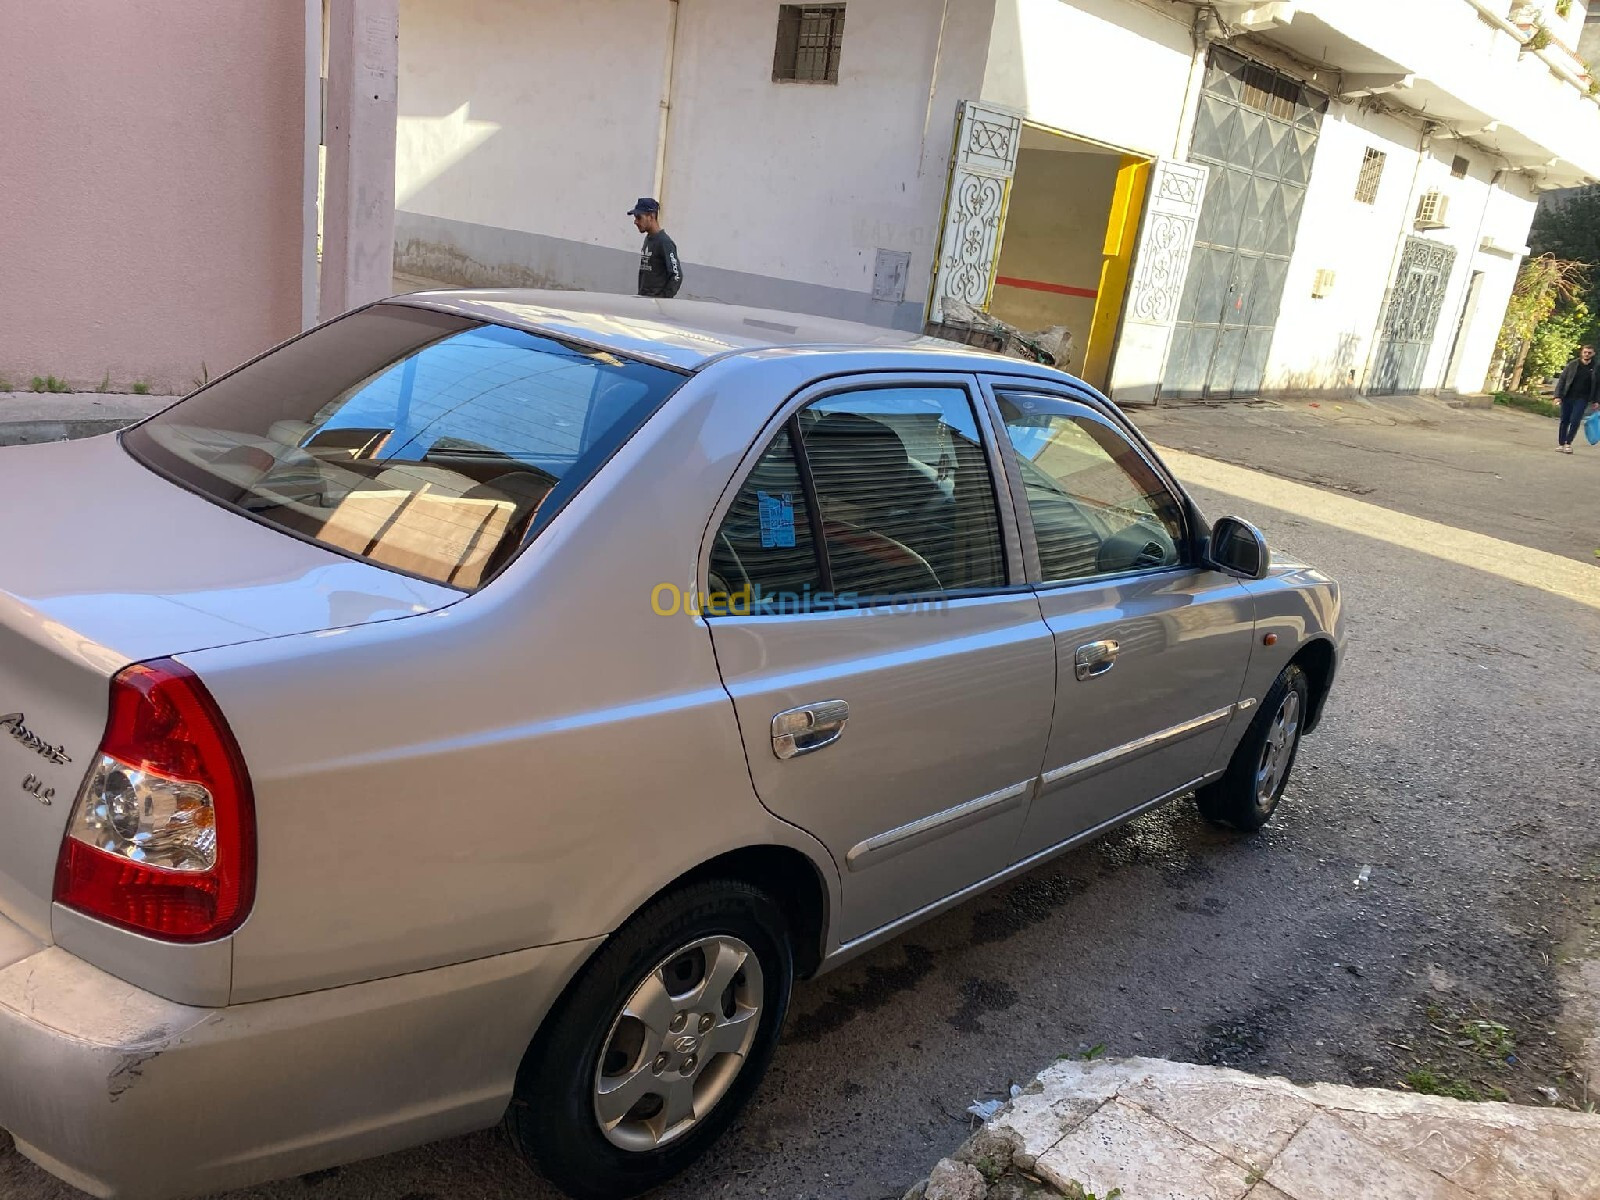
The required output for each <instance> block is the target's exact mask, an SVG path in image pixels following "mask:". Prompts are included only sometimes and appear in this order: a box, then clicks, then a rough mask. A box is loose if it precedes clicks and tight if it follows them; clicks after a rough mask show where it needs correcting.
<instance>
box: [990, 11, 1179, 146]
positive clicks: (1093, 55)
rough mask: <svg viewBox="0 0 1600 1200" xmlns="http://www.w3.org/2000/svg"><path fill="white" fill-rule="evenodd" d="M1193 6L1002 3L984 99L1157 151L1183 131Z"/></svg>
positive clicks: (1055, 124)
mask: <svg viewBox="0 0 1600 1200" xmlns="http://www.w3.org/2000/svg"><path fill="white" fill-rule="evenodd" d="M1193 15H1194V9H1193V8H1191V7H1187V6H1185V5H1181V4H1170V5H1165V6H1164V7H1163V8H1162V9H1161V10H1157V9H1155V8H1151V7H1149V6H1148V5H1145V4H1141V3H1138V2H1137V0H1071V2H1070V3H1064V2H1063V0H998V3H997V4H996V7H995V19H994V35H993V37H992V39H991V40H990V42H989V55H988V68H987V71H986V73H985V75H984V83H983V97H982V98H983V99H984V100H985V101H987V102H989V103H992V104H1003V105H1006V106H1008V107H1010V108H1015V109H1019V110H1021V111H1022V112H1025V113H1026V114H1027V116H1028V119H1029V120H1030V121H1035V122H1037V123H1039V124H1041V125H1046V126H1048V127H1050V128H1052V129H1058V130H1061V131H1062V132H1064V133H1070V134H1073V135H1074V136H1077V137H1085V138H1090V139H1092V140H1094V141H1099V142H1104V143H1106V144H1107V145H1111V146H1116V147H1119V148H1121V149H1124V150H1131V151H1133V152H1134V153H1137V154H1145V155H1149V156H1151V157H1156V156H1162V157H1169V158H1170V157H1172V156H1173V154H1174V152H1175V149H1176V147H1177V146H1178V145H1179V143H1180V140H1183V139H1180V132H1182V131H1183V121H1184V113H1185V100H1186V97H1187V94H1188V90H1189V82H1190V74H1191V68H1192V66H1193V64H1194V57H1195V50H1194V42H1193V40H1192V35H1191V33H1190V24H1189V22H1190V21H1192V20H1193Z"/></svg>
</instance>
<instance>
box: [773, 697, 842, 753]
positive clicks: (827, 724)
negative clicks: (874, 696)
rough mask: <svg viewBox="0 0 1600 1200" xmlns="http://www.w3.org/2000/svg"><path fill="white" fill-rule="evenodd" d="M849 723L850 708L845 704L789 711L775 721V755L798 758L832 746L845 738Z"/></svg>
mask: <svg viewBox="0 0 1600 1200" xmlns="http://www.w3.org/2000/svg"><path fill="white" fill-rule="evenodd" d="M849 719H850V706H849V705H848V704H846V703H845V702H844V701H843V700H819V701H817V702H816V703H815V704H805V705H801V706H800V707H799V708H789V709H785V710H784V711H783V712H781V713H779V714H778V715H777V716H775V717H773V718H772V752H773V753H774V754H776V755H777V756H778V757H779V758H794V757H796V756H797V755H801V754H810V753H811V752H812V751H814V750H821V749H822V748H823V747H824V746H831V745H833V743H834V742H837V741H838V740H839V739H840V737H842V736H843V735H844V723H845V722H846V721H848V720H849Z"/></svg>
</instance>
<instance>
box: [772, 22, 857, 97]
mask: <svg viewBox="0 0 1600 1200" xmlns="http://www.w3.org/2000/svg"><path fill="white" fill-rule="evenodd" d="M843 45H844V5H842V4H780V5H779V6H778V45H777V49H776V50H775V51H774V52H773V56H772V79H773V82H775V83H787V82H792V83H838V82H839V51H840V49H841V48H842V47H843Z"/></svg>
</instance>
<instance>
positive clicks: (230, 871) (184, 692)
mask: <svg viewBox="0 0 1600 1200" xmlns="http://www.w3.org/2000/svg"><path fill="white" fill-rule="evenodd" d="M254 892H255V810H254V805H253V803H252V799H251V794H250V776H249V774H248V772H247V771H246V770H245V765H244V758H243V756H242V755H241V754H240V753H239V746H238V743H237V742H235V741H234V739H233V734H232V732H231V731H230V730H229V729H228V723H227V721H226V720H224V719H223V716H222V712H221V710H220V709H219V708H218V707H217V702H216V701H215V700H213V699H212V698H211V693H210V692H208V691H206V689H205V685H204V684H202V683H201V682H200V680H199V678H198V677H197V676H196V675H195V674H194V673H193V672H192V671H190V670H189V669H188V668H186V667H183V666H180V665H179V664H178V663H175V662H172V661H171V660H167V659H163V660H159V661H156V662H148V663H139V664H136V665H134V666H131V667H128V668H126V669H125V670H123V671H121V672H120V673H119V674H118V675H117V676H116V678H115V679H113V680H112V681H111V715H110V718H109V720H108V721H107V723H106V733H105V737H104V738H103V739H102V740H101V742H100V753H99V757H98V759H97V761H96V762H95V763H94V765H93V767H92V768H91V769H90V771H89V776H88V778H87V779H86V780H85V781H84V785H83V790H82V791H81V792H80V793H79V795H78V800H77V804H76V806H75V807H74V809H73V812H72V819H71V820H70V821H69V822H68V823H67V836H66V838H65V840H64V841H63V842H62V844H61V858H60V860H59V862H58V863H57V865H56V885H55V898H56V900H57V902H58V903H61V904H64V905H66V906H67V907H69V908H74V909H77V910H78V911H80V912H83V913H87V914H88V915H89V916H91V917H95V918H97V919H98V920H101V921H106V922H109V923H110V924H113V925H119V926H121V927H122V928H124V929H131V930H134V931H136V932H138V933H143V934H148V935H150V936H152V937H157V938H162V939H164V940H167V941H175V942H195V941H207V940H210V939H213V938H219V937H223V936H225V935H226V934H229V933H232V932H233V931H234V930H235V929H237V928H238V927H239V925H240V924H241V923H242V922H243V921H244V919H245V917H246V916H247V915H248V914H249V911H250V904H251V901H252V900H253V899H254Z"/></svg>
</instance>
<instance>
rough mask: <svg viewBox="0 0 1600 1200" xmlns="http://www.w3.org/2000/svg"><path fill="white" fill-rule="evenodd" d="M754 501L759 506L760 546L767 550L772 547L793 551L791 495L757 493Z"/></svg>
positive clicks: (792, 501)
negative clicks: (756, 501)
mask: <svg viewBox="0 0 1600 1200" xmlns="http://www.w3.org/2000/svg"><path fill="white" fill-rule="evenodd" d="M756 499H757V500H758V501H759V502H760V504H761V545H762V546H763V547H764V548H766V549H768V550H770V549H772V548H774V547H783V548H784V549H793V548H794V496H793V494H792V493H790V492H783V493H780V494H779V495H773V494H772V493H770V492H757V493H756Z"/></svg>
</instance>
